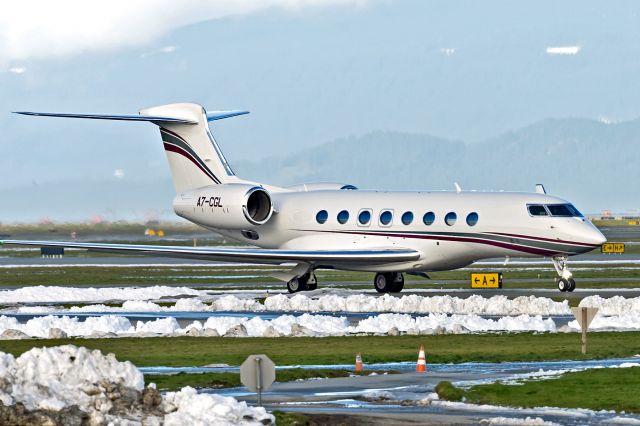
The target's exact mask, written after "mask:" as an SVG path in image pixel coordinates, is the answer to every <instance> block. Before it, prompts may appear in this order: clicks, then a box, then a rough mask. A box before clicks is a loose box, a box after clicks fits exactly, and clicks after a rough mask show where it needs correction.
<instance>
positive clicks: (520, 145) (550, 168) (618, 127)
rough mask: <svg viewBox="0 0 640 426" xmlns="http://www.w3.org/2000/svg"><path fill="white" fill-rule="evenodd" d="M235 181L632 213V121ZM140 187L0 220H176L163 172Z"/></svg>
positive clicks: (96, 186)
mask: <svg viewBox="0 0 640 426" xmlns="http://www.w3.org/2000/svg"><path fill="white" fill-rule="evenodd" d="M231 162H232V165H233V168H234V170H235V171H236V173H237V174H238V175H239V176H242V177H243V178H247V179H251V180H255V181H260V182H266V183H272V184H276V185H284V186H286V185H292V184H296V183H303V182H313V181H334V182H336V181H337V182H344V183H349V184H353V185H356V186H357V187H359V188H363V189H364V188H380V189H430V190H441V189H448V190H452V189H454V182H458V183H459V184H460V185H461V186H462V188H463V189H464V190H508V191H533V189H534V185H535V184H536V183H543V184H544V185H545V186H546V188H547V190H548V192H549V193H552V194H556V195H559V196H561V197H564V198H567V199H569V200H571V201H573V202H574V203H575V204H576V206H577V207H578V208H580V209H581V210H583V211H584V212H592V213H595V212H598V211H600V210H602V209H605V208H610V209H612V210H614V211H625V210H627V209H633V208H638V207H640V190H639V189H638V188H637V185H638V183H639V182H640V120H634V121H628V122H622V123H609V124H607V123H603V122H600V121H594V120H586V119H574V118H568V119H553V120H551V119H550V120H543V121H540V122H537V123H534V124H532V125H530V126H528V127H524V128H522V129H519V130H516V131H513V132H508V133H504V134H501V135H499V136H497V137H494V138H489V139H486V140H484V141H481V142H476V143H465V142H463V141H455V140H448V139H444V138H439V137H435V136H430V135H425V134H411V133H401V132H372V133H368V134H365V135H361V136H351V137H347V138H342V139H338V140H335V141H332V142H328V143H325V144H321V145H319V146H316V147H314V148H307V149H300V150H298V151H293V152H284V153H282V155H279V156H273V157H268V158H265V159H263V160H259V161H241V162H238V161H233V159H232V161H231ZM163 170H164V173H165V174H164V176H162V177H160V178H157V179H153V180H152V179H144V178H141V177H139V176H143V175H144V173H145V169H144V164H143V163H142V162H141V165H140V169H139V170H138V174H137V175H135V176H133V177H132V176H130V175H127V176H125V177H124V178H122V179H116V178H112V179H110V180H91V179H87V178H86V177H79V178H77V179H67V180H65V181H60V182H57V183H43V184H35V183H34V184H32V185H29V186H23V187H15V188H12V189H6V190H0V199H2V205H1V207H0V221H18V220H23V221H28V220H38V219H40V218H42V217H49V218H51V219H54V220H60V219H73V220H78V219H86V218H88V217H90V216H91V215H95V214H99V215H102V216H103V217H105V218H107V219H118V218H127V219H144V218H148V217H153V216H159V217H161V218H176V217H175V216H174V215H173V213H172V211H171V200H172V199H173V196H174V194H173V188H172V185H171V181H170V177H169V170H168V167H166V166H165V167H164V169H163Z"/></svg>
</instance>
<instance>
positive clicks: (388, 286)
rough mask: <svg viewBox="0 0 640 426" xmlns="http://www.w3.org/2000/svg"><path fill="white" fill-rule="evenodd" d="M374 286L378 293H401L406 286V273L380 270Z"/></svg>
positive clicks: (374, 280)
mask: <svg viewBox="0 0 640 426" xmlns="http://www.w3.org/2000/svg"><path fill="white" fill-rule="evenodd" d="M373 286H374V287H375V289H376V291H377V292H378V293H400V292H401V291H402V289H403V288H404V275H402V273H401V272H385V273H382V272H378V273H377V274H376V276H375V278H374V279H373Z"/></svg>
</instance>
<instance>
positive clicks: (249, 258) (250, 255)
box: [0, 240, 420, 266]
mask: <svg viewBox="0 0 640 426" xmlns="http://www.w3.org/2000/svg"><path fill="white" fill-rule="evenodd" d="M1 244H12V245H21V246H38V247H63V248H74V249H86V250H89V251H94V252H102V253H116V254H132V255H143V256H160V257H176V258H183V259H198V260H211V261H220V262H249V263H262V264H280V263H288V262H297V263H300V262H303V263H312V264H315V265H326V266H333V265H349V264H382V263H395V262H406V261H411V260H416V259H418V258H419V257H420V253H419V252H417V251H416V250H412V249H402V248H380V249H359V250H272V249H259V248H246V249H242V248H234V249H219V248H206V247H183V246H155V245H133V244H102V243H76V242H60V241H22V240H3V241H0V245H1Z"/></svg>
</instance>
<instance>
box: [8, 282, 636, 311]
mask: <svg viewBox="0 0 640 426" xmlns="http://www.w3.org/2000/svg"><path fill="white" fill-rule="evenodd" d="M30 288H34V287H30ZM44 288H46V291H43V289H44ZM57 289H59V287H42V288H40V290H39V292H40V293H47V294H46V295H43V294H39V295H38V296H36V295H34V294H32V293H38V292H37V291H36V292H31V291H29V292H27V293H28V294H25V295H18V294H11V295H7V294H5V295H3V294H2V293H3V292H0V303H2V300H3V297H4V299H5V300H7V302H6V303H18V302H20V300H19V299H20V298H21V297H22V296H24V297H26V298H25V299H23V300H22V301H23V302H29V303H31V302H34V301H42V302H60V301H66V302H83V301H84V302H90V301H106V300H126V301H125V302H124V303H123V305H122V306H121V307H112V306H107V305H104V304H96V305H88V306H82V307H76V306H74V307H72V308H70V309H69V311H71V312H169V311H192V312H193V311H216V312H219V311H243V312H264V311H268V312H291V311H294V312H393V313H405V314H410V313H414V314H428V313H442V314H476V315H523V314H524V315H571V311H570V309H569V305H568V302H567V301H562V302H556V301H554V300H552V299H550V298H547V297H536V296H520V297H516V298H515V299H509V298H508V297H506V296H502V295H501V296H493V297H490V298H486V297H484V296H481V295H472V296H470V297H468V298H466V299H465V298H460V297H454V296H448V295H446V296H420V295H415V294H412V295H406V296H401V297H397V296H391V295H389V294H385V295H383V296H369V295H365V294H354V295H350V296H338V295H331V294H330V295H322V296H317V297H313V296H308V295H304V294H296V295H293V296H289V295H284V294H277V295H274V296H270V297H267V298H266V299H265V301H264V304H262V303H260V302H259V301H257V300H255V299H254V298H252V297H238V296H236V295H226V296H222V297H217V298H216V297H213V298H212V297H211V296H208V295H207V294H206V292H204V291H197V290H192V289H189V288H186V287H161V286H155V287H145V288H135V289H122V288H116V289H108V288H104V289H102V288H101V289H84V288H82V289H73V288H65V289H64V290H65V291H64V292H58V291H57ZM21 290H26V288H25V289H21ZM10 291H11V292H14V291H18V290H10ZM5 293H6V292H5ZM179 295H194V296H197V297H193V298H183V299H179V300H178V301H177V302H176V303H175V305H174V306H160V305H158V304H157V303H154V302H152V301H151V300H156V299H159V298H161V297H175V296H179ZM587 299H589V298H586V299H585V300H587ZM9 300H10V301H9ZM203 300H206V301H207V304H205V303H203ZM603 300H604V302H602V303H605V304H609V303H611V302H610V299H603ZM209 303H210V304H209ZM594 303H595V302H594ZM616 303H618V302H616ZM637 303H639V304H640V298H638V302H637ZM638 310H640V307H639V308H638ZM62 311H64V309H59V308H56V307H55V306H43V307H21V308H19V312H21V313H48V312H62Z"/></svg>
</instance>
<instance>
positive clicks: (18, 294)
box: [0, 285, 205, 304]
mask: <svg viewBox="0 0 640 426" xmlns="http://www.w3.org/2000/svg"><path fill="white" fill-rule="evenodd" d="M201 294H205V293H204V292H203V291H198V290H194V289H191V288H188V287H168V286H152V287H139V288H131V287H118V288H112V287H105V288H93V287H89V288H75V287H57V286H41V285H40V286H31V287H22V288H18V289H15V290H2V291H0V304H17V303H54V302H99V301H107V300H156V299H160V298H162V297H176V296H184V295H188V296H198V295H201Z"/></svg>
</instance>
